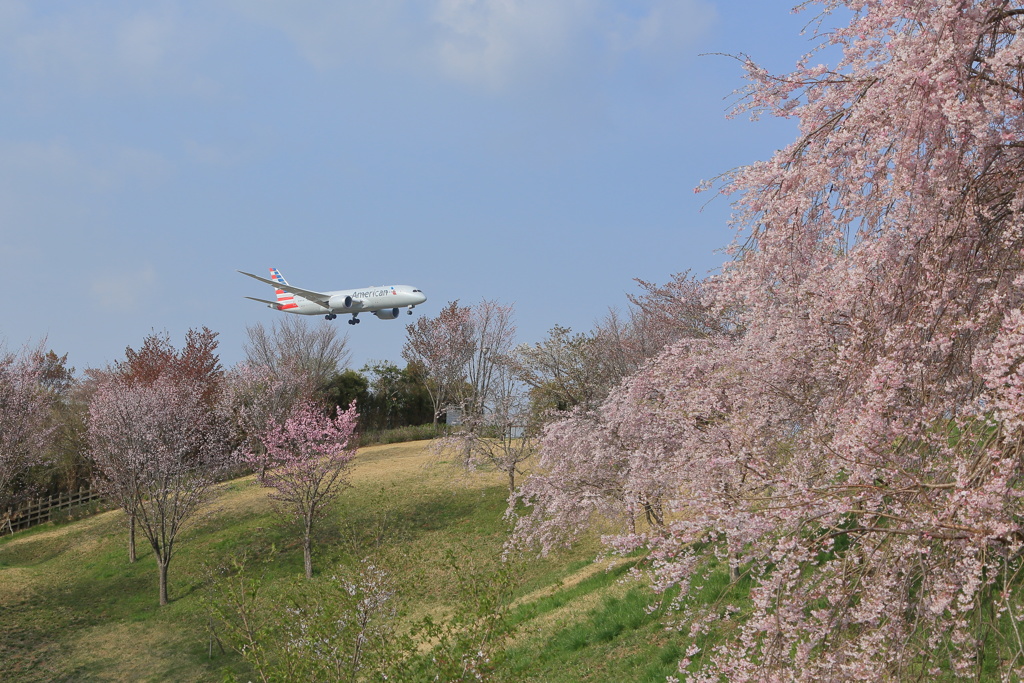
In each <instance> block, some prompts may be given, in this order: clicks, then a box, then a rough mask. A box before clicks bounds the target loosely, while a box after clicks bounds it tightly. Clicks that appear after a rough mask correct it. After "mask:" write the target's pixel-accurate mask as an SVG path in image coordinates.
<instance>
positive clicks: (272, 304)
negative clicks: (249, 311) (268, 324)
mask: <svg viewBox="0 0 1024 683" xmlns="http://www.w3.org/2000/svg"><path fill="white" fill-rule="evenodd" d="M245 298H246V299H252V300H253V301H259V302H260V303H261V304H266V305H268V306H270V307H271V308H278V307H279V306H280V305H281V304H279V303H276V302H274V301H267V300H266V299H257V298H256V297H254V296H247V297H245Z"/></svg>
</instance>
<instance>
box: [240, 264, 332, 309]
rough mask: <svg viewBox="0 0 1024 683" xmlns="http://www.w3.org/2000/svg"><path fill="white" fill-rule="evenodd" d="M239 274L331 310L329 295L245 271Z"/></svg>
mask: <svg viewBox="0 0 1024 683" xmlns="http://www.w3.org/2000/svg"><path fill="white" fill-rule="evenodd" d="M238 272H239V273H241V274H242V275H248V276H249V277H251V278H253V279H255V280H259V281H260V282H266V283H267V284H268V285H270V286H271V287H274V288H276V289H283V290H284V291H286V292H291V293H292V294H295V295H297V296H301V297H302V298H303V299H309V300H310V301H312V302H313V303H315V304H319V305H320V306H323V307H324V308H328V309H329V308H330V307H329V306H328V305H327V302H328V301H330V299H331V297H330V295H329V294H324V293H323V292H314V291H311V290H308V289H302V288H301V287H293V286H291V285H286V284H284V283H283V282H274V281H273V280H268V279H267V278H265V277H260V276H259V275H253V274H252V273H247V272H245V271H244V270H240V271H238ZM246 298H247V299H251V298H252V297H246Z"/></svg>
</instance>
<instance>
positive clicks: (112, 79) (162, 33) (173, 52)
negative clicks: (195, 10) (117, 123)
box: [0, 0, 209, 91]
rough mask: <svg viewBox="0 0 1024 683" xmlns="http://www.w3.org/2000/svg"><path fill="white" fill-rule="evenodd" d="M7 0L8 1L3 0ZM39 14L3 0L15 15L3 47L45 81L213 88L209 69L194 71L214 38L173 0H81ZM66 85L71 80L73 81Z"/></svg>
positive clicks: (100, 86) (101, 87)
mask: <svg viewBox="0 0 1024 683" xmlns="http://www.w3.org/2000/svg"><path fill="white" fill-rule="evenodd" d="M0 2H2V0H0ZM29 7H31V9H32V11H33V12H34V13H31V14H30V13H26V12H25V11H19V10H18V9H17V7H16V5H15V4H14V3H7V5H6V6H5V5H0V20H2V19H4V18H5V17H6V15H7V14H8V13H9V14H10V16H11V22H12V23H10V24H8V27H7V28H6V29H5V30H2V31H0V35H3V36H4V37H5V40H4V41H3V44H2V45H0V54H3V53H6V54H7V56H8V59H9V61H10V63H11V65H13V67H14V68H15V69H16V70H18V71H20V72H21V73H23V74H27V75H29V76H31V77H32V78H34V79H36V80H37V81H39V82H40V83H42V84H48V85H50V86H51V87H52V86H53V85H61V84H68V85H71V86H73V87H75V88H78V89H82V90H85V91H106V90H111V89H120V88H125V87H128V88H131V89H136V90H158V89H161V88H165V89H166V88H170V89H172V90H196V89H197V88H208V87H209V83H208V80H207V79H205V78H204V77H203V76H202V75H201V74H190V73H189V70H190V69H192V68H194V67H195V66H196V63H197V61H198V59H199V58H200V57H201V56H202V54H203V52H204V50H205V46H206V44H207V43H208V38H209V35H208V32H207V30H206V28H205V27H203V26H202V24H201V23H198V22H195V21H186V20H184V19H183V18H182V15H181V13H180V12H179V11H178V10H177V8H176V7H175V6H174V5H173V4H171V3H166V2H165V3H159V4H158V5H156V6H155V7H146V8H145V9H136V8H134V7H133V8H132V9H131V10H123V9H120V8H118V7H114V6H109V5H108V6H106V7H104V6H97V5H95V4H93V3H74V4H70V5H68V6H65V7H62V8H59V9H51V10H50V11H48V12H42V11H39V10H37V9H36V8H37V5H30V6H29ZM65 87H66V86H65Z"/></svg>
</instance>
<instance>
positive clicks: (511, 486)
mask: <svg viewBox="0 0 1024 683" xmlns="http://www.w3.org/2000/svg"><path fill="white" fill-rule="evenodd" d="M508 492H509V495H511V494H513V493H515V492H516V468H515V467H512V468H510V469H509V471H508Z"/></svg>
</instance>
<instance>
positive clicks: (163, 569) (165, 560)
mask: <svg viewBox="0 0 1024 683" xmlns="http://www.w3.org/2000/svg"><path fill="white" fill-rule="evenodd" d="M170 563H171V558H169V557H163V556H162V555H157V558H156V564H157V567H158V568H159V569H160V606H161V607H163V606H164V605H166V604H167V565H169V564H170Z"/></svg>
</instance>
